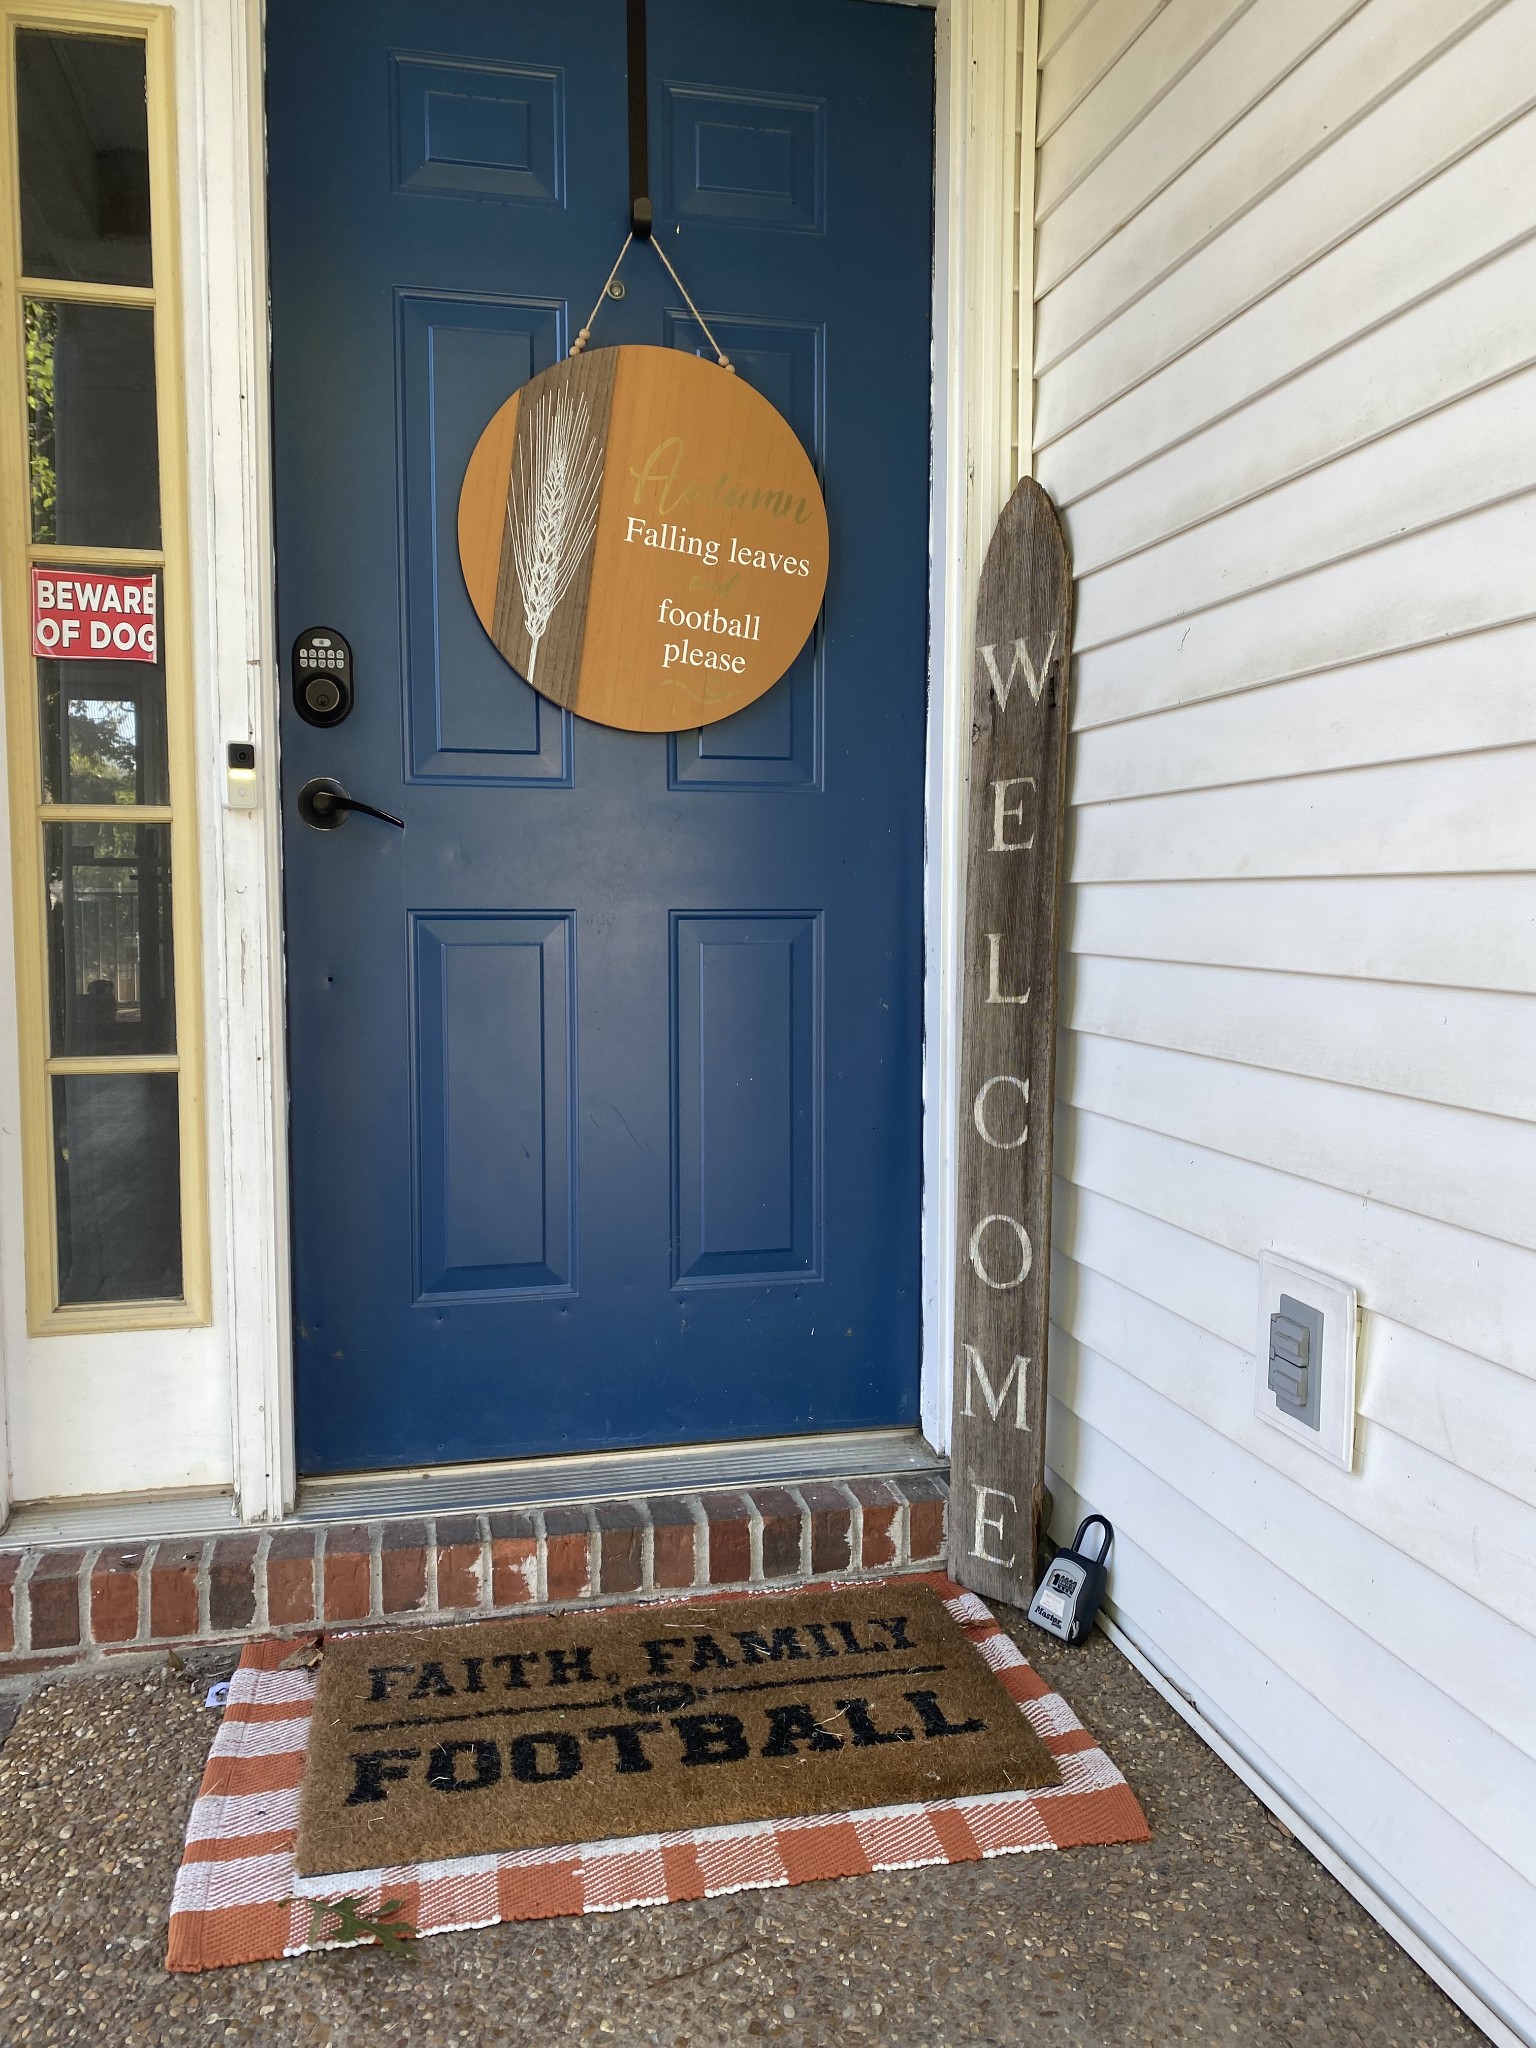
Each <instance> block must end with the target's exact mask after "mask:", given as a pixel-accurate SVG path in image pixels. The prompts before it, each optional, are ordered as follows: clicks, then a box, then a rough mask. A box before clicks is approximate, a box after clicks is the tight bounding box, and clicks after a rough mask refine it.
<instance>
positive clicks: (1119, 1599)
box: [1034, 0, 1536, 2040]
mask: <svg viewBox="0 0 1536 2048" xmlns="http://www.w3.org/2000/svg"><path fill="white" fill-rule="evenodd" d="M1040 56H1041V79H1040V92H1039V127H1038V133H1039V138H1040V147H1039V157H1038V166H1037V237H1036V246H1035V288H1036V294H1037V305H1036V329H1035V354H1034V363H1035V371H1036V378H1037V383H1036V390H1035V473H1036V475H1037V476H1038V477H1039V479H1040V481H1041V482H1042V483H1043V484H1044V485H1045V487H1046V488H1047V489H1048V490H1049V491H1050V492H1051V493H1052V495H1053V496H1054V497H1055V498H1056V500H1057V502H1058V504H1059V505H1060V506H1061V508H1062V512H1063V517H1064V519H1065V523H1066V527H1067V532H1068V537H1069V541H1070V544H1071V548H1072V554H1073V562H1074V569H1075V573H1076V576H1077V628H1076V648H1077V663H1076V668H1075V673H1074V707H1073V727H1074V740H1073V757H1072V763H1071V769H1070V777H1071V784H1070V786H1071V798H1072V813H1071V819H1070V824H1069V831H1068V855H1069V889H1068V897H1067V903H1066V921H1065V934H1066V950H1065V954H1064V958H1063V963H1062V965H1063V977H1064V979H1063V988H1062V1010H1061V1023H1062V1041H1061V1061H1060V1075H1059V1084H1058V1092H1059V1097H1060V1101H1059V1106H1058V1135H1057V1158H1056V1167H1057V1176H1058V1178H1057V1183H1056V1217H1055V1224H1054V1233H1055V1256H1054V1259H1053V1272H1052V1304H1053V1323H1054V1328H1053V1338H1052V1351H1051V1361H1050V1370H1051V1396H1052V1398H1051V1413H1050V1442H1049V1462H1050V1466H1051V1470H1052V1476H1053V1485H1054V1488H1055V1492H1056V1496H1057V1500H1058V1503H1059V1506H1058V1511H1057V1517H1056V1533H1057V1534H1058V1536H1059V1535H1060V1534H1061V1533H1062V1531H1063V1527H1064V1526H1066V1525H1069V1524H1070V1522H1071V1519H1072V1517H1073V1516H1074V1515H1075V1514H1077V1513H1078V1512H1080V1511H1083V1510H1085V1509H1086V1508H1087V1507H1090V1506H1091V1507H1094V1508H1099V1509H1102V1510H1104V1511H1105V1512H1106V1513H1108V1514H1109V1515H1110V1516H1111V1517H1112V1519H1113V1520H1114V1522H1115V1524H1116V1528H1117V1531H1118V1536H1119V1541H1118V1545H1117V1549H1116V1553H1115V1568H1114V1572H1113V1576H1112V1593H1113V1597H1114V1600H1115V1603H1116V1609H1117V1613H1118V1616H1119V1618H1120V1619H1121V1621H1122V1623H1123V1625H1124V1626H1126V1627H1127V1629H1128V1630H1129V1631H1130V1632H1131V1634H1132V1635H1133V1636H1134V1637H1135V1639H1136V1640H1137V1641H1139V1642H1140V1643H1141V1644H1142V1646H1143V1647H1144V1648H1145V1649H1146V1650H1147V1652H1148V1654H1150V1655H1152V1656H1153V1658H1154V1660H1155V1661H1156V1662H1158V1663H1159V1664H1160V1665H1161V1666H1162V1667H1163V1668H1164V1669H1165V1670H1166V1671H1168V1672H1170V1673H1172V1674H1174V1675H1175V1676H1176V1678H1177V1680H1178V1682H1179V1683H1181V1684H1183V1685H1184V1686H1185V1687H1186V1688H1187V1689H1188V1691H1189V1692H1190V1693H1191V1694H1192V1695H1193V1697H1194V1699H1195V1700H1196V1702H1197V1703H1198V1704H1199V1705H1200V1706H1201V1707H1202V1709H1204V1710H1205V1711H1206V1712H1207V1713H1208V1714H1209V1715H1210V1717H1211V1718H1212V1719H1213V1720H1215V1721H1216V1722H1217V1723H1218V1725H1223V1726H1225V1727H1227V1728H1228V1729H1230V1730H1236V1731H1238V1732H1239V1734H1240V1736H1241V1746H1242V1747H1244V1748H1245V1749H1246V1750H1247V1751H1248V1753H1249V1754H1250V1756H1252V1757H1253V1758H1255V1759H1257V1760H1259V1761H1260V1762H1261V1764H1262V1767H1263V1768H1264V1769H1265V1771H1266V1774H1267V1775H1269V1776H1270V1777H1271V1779H1272V1781H1273V1782H1274V1783H1275V1784H1276V1785H1277V1786H1279V1787H1281V1788H1282V1789H1286V1790H1287V1791H1288V1795H1289V1796H1292V1797H1293V1798H1294V1799H1295V1801H1296V1803H1297V1804H1298V1805H1299V1806H1300V1807H1301V1809H1302V1811H1303V1812H1305V1813H1306V1814H1307V1815H1308V1817H1309V1818H1310V1819H1312V1820H1313V1821H1314V1823H1315V1824H1316V1825H1318V1826H1319V1828H1320V1830H1321V1831H1322V1832H1323V1833H1324V1834H1325V1836H1327V1837H1328V1838H1329V1839H1330V1840H1331V1841H1332V1842H1333V1843H1334V1845H1335V1846H1336V1847H1338V1848H1339V1849H1340V1850H1341V1851H1342V1852H1343V1853H1345V1854H1346V1855H1347V1857H1348V1859H1349V1860H1350V1861H1352V1862H1353V1863H1354V1864H1355V1865H1356V1867H1357V1868H1359V1869H1361V1870H1362V1871H1365V1872H1366V1873H1368V1874H1369V1875H1370V1876H1371V1878H1372V1881H1373V1882H1375V1883H1376V1884H1377V1885H1378V1888H1379V1889H1380V1890H1381V1891H1382V1892H1383V1894H1384V1895H1385V1896H1386V1897H1387V1898H1388V1900H1389V1902H1390V1903H1391V1904H1392V1905H1393V1906H1394V1907H1395V1908H1396V1910H1397V1911H1398V1912H1399V1913H1400V1914H1401V1915H1402V1917H1403V1918H1404V1919H1406V1920H1407V1921H1408V1922H1409V1924H1410V1925H1411V1926H1413V1927H1414V1928H1415V1930H1416V1931H1417V1932H1418V1933H1419V1934H1421V1935H1422V1936H1423V1938H1425V1939H1426V1940H1427V1941H1428V1942H1429V1944H1430V1945H1431V1947H1433V1948H1435V1949H1436V1950H1438V1952H1439V1953H1440V1954H1441V1955H1442V1956H1443V1957H1444V1958H1445V1959H1446V1960H1447V1961H1448V1962H1449V1963H1450V1965H1451V1967H1452V1968H1453V1969H1454V1970H1456V1971H1457V1972H1458V1974H1460V1975H1461V1976H1462V1977H1463V1978H1464V1979H1465V1980H1466V1981H1467V1982H1468V1984H1469V1985H1470V1986H1471V1987H1472V1989H1473V1990H1474V1991H1475V1992H1476V1993H1477V1994H1478V1995H1479V1996H1480V1997H1482V1998H1483V1999H1484V2000H1485V2001H1487V2003H1488V2004H1489V2005H1490V2006H1491V2007H1492V2008H1493V2009H1494V2011H1495V2012H1497V2013H1498V2014H1499V2015H1500V2016H1501V2017H1502V2018H1503V2019H1504V2020H1505V2021H1506V2022H1507V2024H1508V2025H1509V2026H1510V2027H1511V2028H1513V2029H1514V2031H1515V2032H1516V2033H1517V2034H1521V2035H1524V2036H1526V2037H1528V2038H1530V2039H1532V2040H1536V1939H1533V1929H1536V1058H1533V1050H1536V1002H1533V1000H1532V998H1533V996H1536V310H1533V309H1536V0H1492V4H1490V0H1164V4H1156V0H1043V5H1042V10H1041V27H1040ZM1267 1248H1273V1249H1275V1250H1277V1251H1280V1252H1282V1253H1285V1254H1287V1255H1288V1256H1290V1257H1292V1258H1296V1259H1299V1260H1301V1261H1302V1262H1303V1263H1304V1264H1307V1265H1311V1266H1315V1267H1318V1268H1320V1269H1322V1270H1323V1271H1326V1272H1331V1273H1335V1274H1337V1275H1338V1276H1339V1277H1340V1278H1342V1279H1345V1280H1348V1281H1351V1282H1353V1283H1354V1284H1355V1285H1356V1286H1357V1287H1358V1288H1359V1290H1360V1298H1361V1307H1362V1317H1363V1336H1362V1347H1361V1383H1360V1397H1359V1409H1360V1423H1359V1430H1358V1436H1357V1443H1356V1456H1355V1467H1354V1470H1353V1472H1351V1473H1345V1472H1341V1471H1339V1470H1337V1469H1336V1468H1334V1467H1332V1466H1330V1465H1328V1464H1327V1463H1325V1462H1324V1461H1323V1460H1322V1459H1320V1458H1316V1457H1313V1456H1310V1455H1309V1454H1308V1453H1307V1452H1306V1451H1304V1450H1302V1449H1300V1448H1299V1447H1297V1446H1295V1445H1294V1444H1292V1443H1291V1442H1289V1441H1288V1440H1287V1439H1286V1438H1285V1437H1283V1436H1281V1435H1280V1434H1279V1433H1278V1432H1276V1431H1273V1430H1270V1429H1267V1428H1266V1427H1265V1426H1264V1425H1263V1424H1262V1423H1260V1422H1259V1421H1258V1420H1256V1418H1255V1416H1254V1412H1253V1380H1254V1369H1255V1368H1254V1359H1253V1347H1254V1343H1255V1323H1256V1317H1257V1298H1258V1264H1257V1262H1258V1256H1259V1253H1260V1252H1261V1251H1262V1250H1265V1249H1267Z"/></svg>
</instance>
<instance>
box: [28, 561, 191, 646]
mask: <svg viewBox="0 0 1536 2048" xmlns="http://www.w3.org/2000/svg"><path fill="white" fill-rule="evenodd" d="M159 583H160V579H159V576H158V574H157V573H156V572H155V571H154V570H151V571H150V572H149V573H148V574H147V575H143V576H101V575H98V574H96V573H95V571H93V570H85V569H82V570H80V571H78V572H75V573H71V572H69V571H61V570H59V569H56V568H47V569H40V568H34V569H33V571H32V652H33V654H34V655H36V656H38V657H40V658H41V659H42V660H45V661H150V662H153V661H158V660H159V659H160V603H159Z"/></svg>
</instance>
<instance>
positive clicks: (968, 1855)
mask: <svg viewBox="0 0 1536 2048" xmlns="http://www.w3.org/2000/svg"><path fill="white" fill-rule="evenodd" d="M921 1583H923V1584H925V1585H929V1586H932V1588H933V1589H934V1591H935V1592H936V1593H937V1594H938V1595H939V1597H940V1599H942V1600H943V1602H944V1604H945V1606H946V1607H947V1608H948V1609H949V1612H950V1614H951V1615H952V1616H953V1618H954V1619H955V1620H956V1621H957V1622H958V1623H959V1624H960V1625H961V1627H962V1628H963V1629H964V1630H965V1633H966V1635H967V1636H968V1637H969V1638H970V1640H971V1642H972V1643H973V1644H974V1646H975V1648H976V1651H977V1654H978V1655H979V1656H981V1657H983V1658H985V1660H986V1662H987V1664H988V1665H989V1666H990V1667H991V1669H992V1670H993V1671H994V1672H995V1673H996V1675H997V1677H998V1679H999V1681H1000V1682H1001V1684H1002V1685H1003V1687H1004V1688H1005V1689H1006V1691H1007V1692H1008V1693H1009V1694H1010V1695H1011V1696H1012V1698H1013V1699H1014V1700H1016V1701H1017V1703H1018V1706H1019V1709H1020V1711H1021V1712H1022V1713H1024V1714H1027V1715H1028V1717H1029V1720H1030V1724H1031V1726H1032V1727H1033V1728H1034V1730H1035V1732H1036V1734H1038V1735H1039V1737H1040V1738H1041V1740H1042V1741H1043V1742H1044V1744H1045V1746H1046V1748H1047V1749H1048V1750H1049V1751H1050V1752H1051V1754H1052V1756H1053V1757H1055V1759H1056V1761H1057V1763H1058V1765H1059V1766H1060V1770H1061V1783H1060V1785H1056V1786H1051V1787H1049V1788H1047V1789H1045V1790H1041V1791H1034V1792H991V1793H985V1794H981V1795H978V1796H976V1797H972V1798H963V1799H947V1800H935V1801H932V1802H929V1803H914V1804H911V1805H905V1806H882V1807H872V1808H870V1809H868V1810H866V1811H862V1812H855V1813H823V1814H817V1815H814V1816H808V1817H806V1818H804V1819H792V1820H774V1821H748V1822H737V1823H734V1824H732V1825H730V1826H726V1827H713V1828H693V1829H687V1830H680V1831H679V1832H677V1833H675V1834H663V1835H640V1836H635V1837H633V1838H631V1839H627V1840H615V1841H603V1842H589V1843H579V1842H578V1843H571V1844H569V1845H567V1846H564V1847H560V1848H545V1849H525V1850H520V1851H518V1852H517V1853H515V1854H503V1855H489V1856H465V1857H459V1858H456V1859H454V1860H452V1861H448V1862H440V1863H417V1864H409V1865H404V1866H400V1867H397V1868H394V1869H389V1870H355V1871H346V1872H338V1873H336V1874H335V1875H332V1876H326V1877H307V1878H300V1877H299V1876H297V1875H296V1873H295V1871H294V1867H293V1849H294V1839H295V1836H296V1834H297V1831H298V1820H299V1784H300V1781H301V1779H302V1778H303V1775H304V1756H305V1750H306V1748H307V1745H308V1741H309V1726H310V1713H311V1709H312V1706H313V1701H314V1692H315V1678H314V1676H313V1674H312V1673H310V1672H307V1671H284V1670H281V1669H280V1668H279V1667H280V1665H281V1663H282V1660H283V1658H284V1657H285V1656H286V1655H287V1654H288V1652H289V1651H290V1649H291V1648H292V1645H291V1644H289V1643H285V1642H262V1643H251V1644H248V1645H247V1646H246V1650H245V1654H244V1656H243V1657H242V1658H241V1661H240V1668H239V1670H238V1671H237V1672H236V1673H235V1676H234V1679H233V1680H232V1682H231V1685H230V1690H229V1705H228V1708H227V1710H226V1712H225V1716H224V1720H223V1723H222V1724H221V1726H220V1728H219V1732H218V1734H217V1735H216V1736H215V1738H214V1743H213V1752H212V1754H211V1755H210V1757H209V1759H208V1768H207V1769H206V1770H205V1771H204V1773H203V1781H202V1785H201V1788H200V1790H199V1792H198V1796H197V1799H196V1801H195V1803H194V1805H193V1808H192V1815H191V1819H190V1820H189V1821H188V1823H187V1840H186V1848H185V1852H184V1855H183V1859H182V1865H181V1869H180V1871H179V1873H178V1874H177V1878H176V1890H175V1894H174V1897H173V1899H172V1902H171V1919H170V1942H169V1948H168V1952H167V1955H166V1966H167V1968H169V1969H172V1970H211V1969H217V1968H219V1967H220V1966H221V1965H223V1964H226V1963H249V1962H262V1961H267V1960H270V1959H272V1958H275V1957H278V1956H294V1955H302V1954H303V1953H304V1952H305V1951H306V1950H307V1949H310V1948H312V1947H336V1946H342V1945H343V1944H341V1943H336V1942H329V1941H325V1940H320V1941H315V1940H312V1939H311V1929H312V1927H313V1925H314V1921H315V1914H314V1905H315V1904H316V1903H323V1902H324V1901H325V1900H327V1899H337V1898H341V1897H346V1898H348V1899H351V1900H356V1901H358V1902H359V1907H360V1910H361V1912H362V1913H363V1914H364V1915H365V1916H366V1917H369V1918H372V1917H373V1916H375V1915H377V1914H378V1912H379V1911H380V1909H381V1907H382V1906H383V1905H384V1904H385V1902H386V1901H389V1900H394V1899H398V1900H401V1901H403V1909H402V1912H401V1914H400V1916H399V1917H400V1918H402V1919H403V1920H405V1921H407V1922H409V1924H410V1926H411V1927H413V1928H414V1929H415V1931H416V1932H417V1933H418V1934H423V1935H425V1934H446V1933H448V1932H450V1931H452V1930H453V1929H456V1928H465V1927H490V1926H494V1925H496V1924H497V1923H498V1922H500V1921H504V1920H545V1919H552V1918H555V1917H558V1916H560V1915H562V1914H571V1913H613V1912H618V1911H621V1910H622V1909H624V1908H625V1907H629V1906H654V1905H665V1904H668V1903H670V1902H673V1901H676V1900H682V1899H698V1898H713V1897H716V1896H717V1895H718V1894H720V1893H722V1892H737V1891H753V1890H760V1889H764V1888H767V1887H771V1886H776V1885H788V1884H807V1883H809V1882H811V1881H812V1880H813V1879H818V1878H828V1877H852V1876H862V1875H864V1874H865V1873H867V1872H870V1871H875V1870H915V1869H918V1868H919V1867H921V1866H923V1865H926V1864H933V1863H969V1862H974V1861H977V1860H978V1859H980V1858H982V1857H986V1856H1014V1855H1021V1854H1024V1853H1025V1852H1027V1851H1029V1850H1032V1849H1067V1848H1073V1847H1077V1846H1080V1845H1082V1844H1086V1843H1092V1842H1145V1841H1149V1840H1150V1839H1151V1834H1150V1830H1149V1829H1148V1827H1147V1823H1146V1820H1145V1818H1144V1816H1143V1814H1142V1811H1141V1808H1140V1806H1139V1805H1138V1804H1137V1801H1136V1797H1135V1794H1134V1793H1133V1792H1132V1791H1131V1788H1130V1787H1129V1785H1127V1784H1126V1782H1125V1780H1124V1778H1122V1777H1121V1775H1120V1773H1119V1771H1117V1770H1116V1768H1115V1766H1114V1765H1113V1764H1112V1763H1111V1762H1110V1760H1109V1758H1108V1757H1107V1756H1106V1755H1105V1754H1104V1752H1103V1750H1102V1749H1100V1748H1099V1747H1098V1745H1097V1744H1096V1743H1095V1742H1094V1740H1093V1737H1092V1736H1091V1735H1090V1734H1089V1733H1088V1731H1087V1730H1086V1729H1085V1728H1084V1727H1083V1725H1082V1723H1081V1722H1080V1721H1079V1720H1078V1718H1077V1716H1076V1715H1075V1714H1074V1713H1073V1711H1072V1709H1071V1708H1070V1707H1069V1706H1068V1705H1067V1703H1066V1701H1065V1700H1064V1699H1062V1697H1061V1696H1060V1694H1059V1693H1053V1692H1051V1691H1050V1690H1049V1689H1048V1688H1047V1687H1046V1685H1045V1683H1044V1681H1043V1680H1042V1679H1041V1678H1040V1677H1039V1675H1038V1674H1037V1673H1036V1672H1035V1670H1034V1669H1033V1667H1032V1666H1031V1665H1030V1663H1029V1661H1028V1659H1027V1658H1026V1657H1025V1656H1024V1653H1023V1651H1022V1650H1020V1649H1019V1647H1018V1645H1017V1644H1016V1643H1015V1642H1014V1641H1013V1640H1012V1638H1011V1637H1009V1636H1008V1635H1006V1634H1005V1633H1004V1631H1003V1630H1002V1629H1001V1628H1000V1627H999V1626H998V1624H997V1623H996V1622H995V1621H994V1620H993V1618H992V1616H991V1614H990V1612H989V1611H988V1609H987V1608H986V1607H985V1606H984V1605H983V1603H982V1602H981V1601H980V1600H978V1599H977V1598H976V1596H975V1595H974V1594H973V1593H966V1592H963V1591H962V1590H961V1588H960V1587H958V1586H957V1585H955V1584H954V1583H953V1581H952V1580H950V1579H948V1578H946V1577H945V1576H944V1574H943V1573H941V1572H936V1573H932V1574H923V1575H921Z"/></svg>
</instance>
